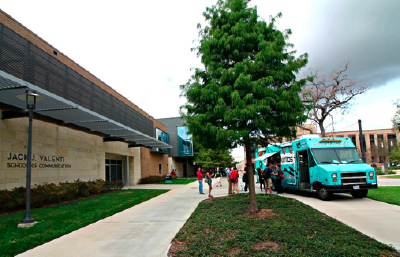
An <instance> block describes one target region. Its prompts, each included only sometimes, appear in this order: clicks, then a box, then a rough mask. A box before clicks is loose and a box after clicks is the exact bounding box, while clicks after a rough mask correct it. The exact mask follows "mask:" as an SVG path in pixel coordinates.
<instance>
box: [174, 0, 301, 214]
mask: <svg viewBox="0 0 400 257" xmlns="http://www.w3.org/2000/svg"><path fill="white" fill-rule="evenodd" d="M247 3H248V2H247V1H246V0H226V1H224V0H219V1H218V2H217V4H216V5H215V6H212V7H211V8H207V9H206V11H205V12H204V13H203V16H204V17H205V19H206V22H208V25H207V26H206V27H204V29H203V28H202V27H201V26H200V25H199V26H198V29H199V35H200V38H201V39H200V44H199V46H198V47H197V48H195V50H197V53H198V56H199V57H201V61H202V63H203V64H204V69H196V70H195V73H194V75H193V77H192V79H191V80H189V81H188V83H187V84H185V85H182V86H181V88H182V95H184V96H186V98H187V104H186V105H184V106H182V107H181V114H182V117H183V118H184V119H186V122H187V125H188V127H189V132H190V133H191V134H192V135H194V136H195V137H198V138H200V140H202V144H203V145H205V146H208V147H214V148H226V147H229V148H232V147H236V146H237V145H243V146H244V147H245V150H246V162H247V167H249V171H248V172H249V175H250V176H249V186H250V194H249V197H250V212H252V213H254V212H257V211H258V207H257V202H256V198H255V188H254V176H251V174H254V173H253V172H254V171H253V168H252V167H253V166H252V165H251V153H250V147H251V146H253V145H258V144H261V145H266V144H268V142H270V141H271V140H272V139H275V138H277V137H278V138H279V137H295V133H296V130H295V126H296V125H298V124H299V123H301V122H304V121H305V119H306V118H307V117H306V116H305V115H304V113H305V107H304V106H303V104H302V101H301V99H300V97H299V92H300V91H301V88H302V86H303V85H304V84H305V81H304V80H300V81H296V76H295V73H297V72H298V71H299V70H300V68H302V67H304V66H305V65H306V63H307V54H304V55H301V56H300V57H299V58H297V59H296V58H295V57H294V53H295V52H294V51H288V49H289V48H291V47H292V46H293V45H291V44H289V43H288V42H287V40H288V35H289V34H290V33H291V32H290V30H287V31H285V32H284V33H282V32H281V31H279V30H277V29H276V28H275V26H274V22H275V18H271V19H270V22H269V23H267V22H265V21H263V20H260V19H259V17H258V15H257V8H256V7H254V8H250V7H248V6H247ZM278 16H280V14H279V15H278Z"/></svg>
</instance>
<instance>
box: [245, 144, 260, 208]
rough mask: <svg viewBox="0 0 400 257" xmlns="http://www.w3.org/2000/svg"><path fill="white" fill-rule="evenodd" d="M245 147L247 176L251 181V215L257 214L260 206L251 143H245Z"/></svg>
mask: <svg viewBox="0 0 400 257" xmlns="http://www.w3.org/2000/svg"><path fill="white" fill-rule="evenodd" d="M244 147H245V149H246V163H247V174H248V176H247V177H248V180H249V199H250V213H257V212H258V206H257V199H256V190H255V184H254V169H253V163H252V162H251V152H250V151H251V150H250V143H249V142H245V143H244Z"/></svg>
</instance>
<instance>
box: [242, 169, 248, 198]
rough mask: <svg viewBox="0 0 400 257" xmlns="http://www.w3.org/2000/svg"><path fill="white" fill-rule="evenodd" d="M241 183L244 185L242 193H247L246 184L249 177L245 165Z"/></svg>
mask: <svg viewBox="0 0 400 257" xmlns="http://www.w3.org/2000/svg"><path fill="white" fill-rule="evenodd" d="M242 180H243V183H244V192H247V183H248V182H249V176H248V174H247V163H246V164H245V167H244V170H243V178H242Z"/></svg>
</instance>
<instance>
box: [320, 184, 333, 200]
mask: <svg viewBox="0 0 400 257" xmlns="http://www.w3.org/2000/svg"><path fill="white" fill-rule="evenodd" d="M317 195H318V197H319V199H321V200H323V201H328V200H329V199H331V197H332V192H330V191H328V189H327V188H326V187H324V186H320V187H319V188H318V189H317Z"/></svg>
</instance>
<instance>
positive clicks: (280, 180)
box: [272, 163, 283, 194]
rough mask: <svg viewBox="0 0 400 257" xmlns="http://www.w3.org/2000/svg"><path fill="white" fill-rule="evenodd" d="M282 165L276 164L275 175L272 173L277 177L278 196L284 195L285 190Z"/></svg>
mask: <svg viewBox="0 0 400 257" xmlns="http://www.w3.org/2000/svg"><path fill="white" fill-rule="evenodd" d="M281 172H282V171H281V165H280V164H279V163H277V164H276V170H275V173H272V174H273V175H275V182H276V191H278V192H277V194H282V193H283V189H282V184H281V182H282V179H281Z"/></svg>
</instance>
